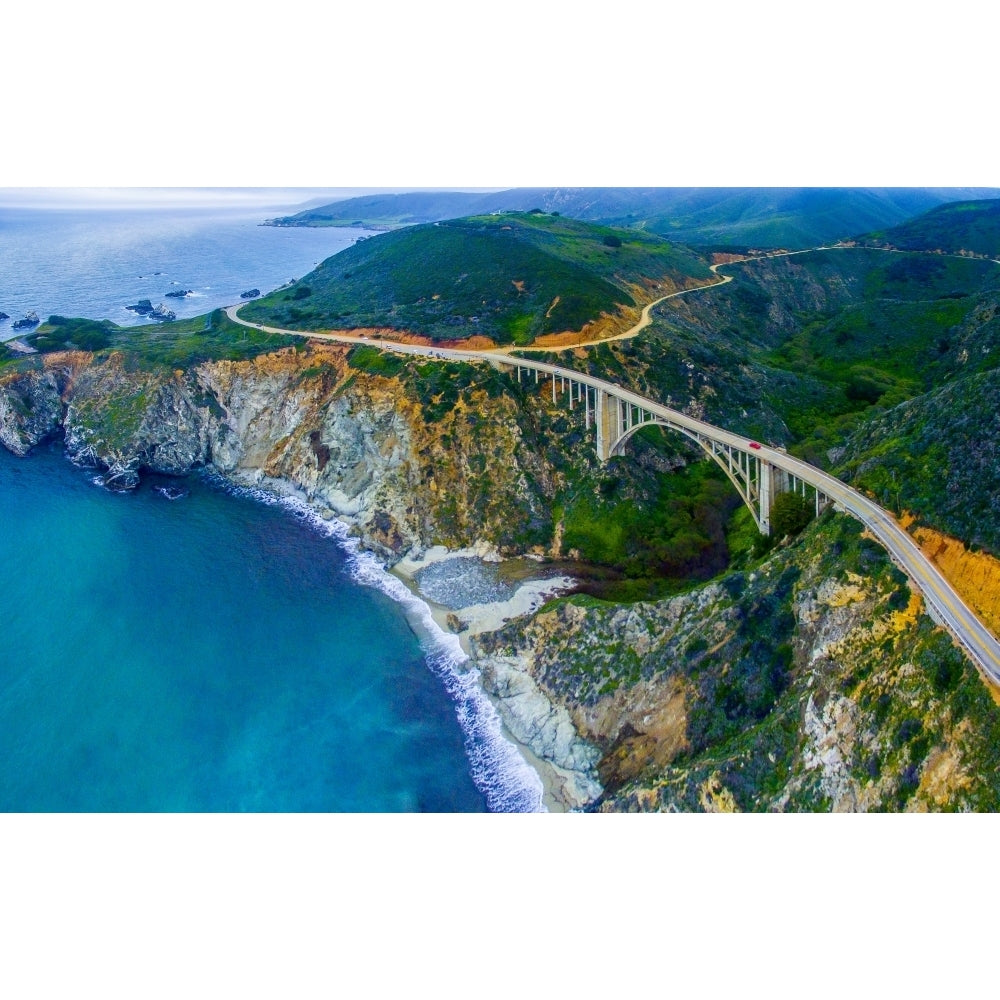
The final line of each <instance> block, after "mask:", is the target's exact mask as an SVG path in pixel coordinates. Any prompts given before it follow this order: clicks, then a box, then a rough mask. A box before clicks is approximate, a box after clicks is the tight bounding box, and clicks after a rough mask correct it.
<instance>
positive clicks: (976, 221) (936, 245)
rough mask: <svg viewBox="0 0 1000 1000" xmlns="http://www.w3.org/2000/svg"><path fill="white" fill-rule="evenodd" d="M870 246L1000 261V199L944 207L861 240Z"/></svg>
mask: <svg viewBox="0 0 1000 1000" xmlns="http://www.w3.org/2000/svg"><path fill="white" fill-rule="evenodd" d="M859 242H862V243H864V244H865V245H867V246H882V247H895V248H897V249H900V250H931V251H940V252H942V253H955V254H962V255H963V256H968V255H970V254H975V255H977V256H984V257H992V258H994V259H996V258H1000V198H991V199H989V200H986V201H959V202H955V203H953V204H950V205H940V206H939V207H937V208H935V209H932V210H931V211H929V212H926V213H924V214H923V215H920V216H918V217H917V218H915V219H910V220H909V221H907V222H904V223H902V224H901V225H898V226H894V227H892V228H891V229H885V230H881V231H877V232H872V233H868V234H867V235H866V236H863V237H859Z"/></svg>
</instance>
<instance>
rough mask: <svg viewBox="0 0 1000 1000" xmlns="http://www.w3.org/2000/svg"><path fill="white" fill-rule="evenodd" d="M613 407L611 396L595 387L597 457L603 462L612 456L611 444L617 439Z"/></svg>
mask: <svg viewBox="0 0 1000 1000" xmlns="http://www.w3.org/2000/svg"><path fill="white" fill-rule="evenodd" d="M617 402H618V401H617V400H615V403H617ZM612 409H613V407H612V402H611V397H609V396H608V394H607V393H606V392H605V391H604V390H603V389H595V390H594V426H595V427H596V428H597V457H598V459H599V460H600V461H601V463H602V464H603V463H604V462H606V461H607V460H608V459H609V458H611V445H612V444H613V442H614V440H615V428H614V417H613V415H612Z"/></svg>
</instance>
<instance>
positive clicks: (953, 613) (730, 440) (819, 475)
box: [226, 285, 1000, 685]
mask: <svg viewBox="0 0 1000 1000" xmlns="http://www.w3.org/2000/svg"><path fill="white" fill-rule="evenodd" d="M705 287H709V288H710V287H714V286H711V285H709V286H705ZM675 294H676V293H675ZM242 305H245V303H242V302H241V303H237V304H236V305H232V306H229V307H228V308H227V309H226V315H227V316H229V318H230V319H231V320H232V321H233V322H234V323H239V324H241V325H242V326H248V327H251V328H253V329H256V330H262V331H264V332H265V333H275V334H283V335H286V336H293V337H303V338H306V339H313V340H326V341H331V342H333V343H340V344H351V345H356V344H359V343H363V344H369V345H371V346H373V347H378V348H379V349H380V350H387V351H393V352H395V353H397V354H409V355H416V356H420V357H430V358H440V359H444V360H448V361H462V362H469V361H486V362H490V363H492V364H502V365H505V366H507V367H514V366H518V365H520V366H521V367H523V368H528V369H533V370H537V371H538V372H540V373H544V374H548V375H552V376H553V377H561V378H566V379H569V380H572V381H574V382H580V383H583V384H584V385H588V386H591V387H592V388H595V389H601V390H603V391H604V392H606V393H609V394H610V395H612V396H616V397H618V398H620V399H622V400H624V401H625V402H627V403H632V404H633V405H635V406H638V407H641V408H642V409H644V410H646V411H648V412H650V413H653V414H655V415H657V416H659V417H662V418H663V419H664V420H667V421H669V422H670V423H671V424H673V425H675V426H678V427H684V428H686V429H688V430H690V431H692V432H694V433H697V434H701V435H703V436H704V437H707V438H710V439H712V440H715V441H718V442H720V443H721V444H728V445H730V446H732V447H734V448H737V449H740V450H746V449H747V447H748V440H747V438H746V437H744V436H742V435H739V434H734V433H732V432H731V431H727V430H724V429H723V428H721V427H716V426H714V425H713V424H709V423H706V422H704V421H702V420H696V419H695V418H694V417H689V416H688V415H687V414H684V413H681V412H680V411H679V410H673V409H670V408H669V407H666V406H661V405H660V404H659V403H655V402H653V401H652V400H650V399H646V398H645V397H643V396H640V395H638V393H634V392H631V391H630V390H627V389H623V388H622V387H621V386H617V385H615V384H614V383H612V382H606V381H604V380H603V379H598V378H594V377H593V376H590V375H584V374H583V373H581V372H577V371H573V370H572V369H569V368H561V367H559V366H557V365H550V364H545V363H543V362H539V361H532V360H530V359H528V358H523V357H522V358H514V357H511V356H510V355H509V354H508V353H507V352H505V351H463V350H456V349H453V348H439V347H429V346H425V345H422V344H399V343H395V342H392V341H387V340H377V341H373V340H370V339H368V338H367V337H362V336H357V335H352V334H346V333H310V332H303V331H301V330H286V329H282V328H280V327H272V326H265V325H263V324H260V323H251V322H248V321H247V320H244V319H241V318H240V316H239V315H238V310H239V309H240V307H241V306H242ZM755 454H756V455H758V456H759V457H760V458H762V459H764V460H765V461H767V462H770V463H771V464H772V465H774V466H776V467H778V468H780V469H785V470H786V471H787V472H790V473H791V474H792V475H794V476H796V477H798V478H799V479H801V480H803V481H804V482H807V483H809V484H810V485H811V486H813V487H815V488H816V489H817V490H819V491H820V492H821V493H823V494H824V495H825V496H827V497H829V498H830V499H831V500H832V501H833V502H834V503H835V504H836V505H837V506H838V507H839V508H840V509H842V510H844V511H846V512H847V513H849V514H851V515H852V516H853V517H856V518H857V519H858V520H859V521H861V523H862V524H864V525H865V527H866V528H867V529H868V530H869V531H870V532H871V534H872V535H873V536H874V537H875V538H876V539H877V540H878V541H879V542H880V543H881V544H882V545H883V546H884V547H885V548H886V550H887V551H888V552H889V555H890V556H891V558H892V559H893V561H894V562H895V563H896V565H897V566H899V568H900V569H901V570H902V571H903V572H904V573H905V574H906V575H907V577H908V578H909V579H910V581H911V582H912V583H913V585H914V586H915V587H916V588H917V590H919V591H920V593H921V594H922V595H923V597H924V601H925V603H926V605H927V608H928V611H929V613H930V615H931V617H932V618H933V619H934V620H935V621H936V622H937V623H938V624H940V625H942V626H943V627H944V628H946V629H947V630H948V631H949V632H950V633H951V635H952V636H953V637H954V638H955V639H956V640H957V642H958V643H959V645H960V646H961V647H962V648H963V649H964V650H965V652H966V653H967V654H968V655H969V656H970V657H971V659H972V660H973V662H975V663H976V664H977V665H978V666H979V667H980V669H981V670H982V671H983V672H984V673H985V674H986V675H987V676H988V677H989V678H990V679H991V680H992V681H993V682H994V683H995V684H998V685H1000V642H998V641H997V639H996V638H995V637H994V636H993V635H992V634H991V633H990V632H989V630H988V629H987V628H986V626H985V625H983V623H982V622H981V621H980V620H979V619H978V618H977V617H976V615H975V613H974V612H973V611H972V610H971V609H970V608H969V607H968V606H967V605H966V604H965V602H964V601H963V600H962V598H961V597H960V596H959V595H958V593H957V592H956V591H955V589H954V588H953V587H952V586H951V584H950V583H949V582H948V581H947V580H946V579H945V578H944V576H943V575H942V574H941V572H940V570H938V568H937V567H936V566H935V565H934V564H933V563H932V562H931V561H930V560H929V559H928V558H927V557H926V556H925V555H924V553H923V552H921V551H920V549H919V547H918V546H917V544H916V543H915V542H914V541H913V539H912V538H911V537H910V536H909V535H908V534H907V533H906V531H905V530H904V529H903V528H901V527H900V526H899V524H897V523H896V521H895V520H894V519H893V517H892V516H891V515H890V514H889V513H888V512H887V511H885V510H884V509H883V508H882V507H880V506H879V505H878V504H876V503H874V502H873V501H871V500H869V499H868V498H867V497H866V496H864V495H863V494H861V493H859V492H858V491H857V490H855V489H852V488H851V487H850V486H847V485H846V484H845V483H842V482H841V481H840V480H839V479H835V478H834V477H833V476H830V475H828V474H827V473H825V472H822V471H821V470H820V469H817V468H816V467H815V466H812V465H809V464H808V463H807V462H803V461H801V460H800V459H797V458H793V457H792V456H791V455H788V454H787V453H786V452H784V451H780V450H778V449H776V448H769V447H767V446H763V445H762V446H761V447H760V448H758V449H755Z"/></svg>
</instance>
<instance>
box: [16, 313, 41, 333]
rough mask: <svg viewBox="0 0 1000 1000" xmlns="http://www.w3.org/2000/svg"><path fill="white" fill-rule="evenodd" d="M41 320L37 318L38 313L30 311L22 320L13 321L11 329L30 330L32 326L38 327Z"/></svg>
mask: <svg viewBox="0 0 1000 1000" xmlns="http://www.w3.org/2000/svg"><path fill="white" fill-rule="evenodd" d="M39 323H41V320H40V319H39V318H38V313H36V312H34V311H32V312H28V313H25V314H24V318H23V319H19V320H15V321H14V323H13V328H14V329H15V330H30V329H31V328H32V327H34V326H38V324H39Z"/></svg>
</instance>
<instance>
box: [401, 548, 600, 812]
mask: <svg viewBox="0 0 1000 1000" xmlns="http://www.w3.org/2000/svg"><path fill="white" fill-rule="evenodd" d="M469 559H476V560H482V561H483V562H484V563H487V564H488V563H492V562H496V561H497V560H498V559H499V556H498V554H497V552H496V549H495V548H494V547H493V546H491V545H490V544H489V543H486V542H480V543H478V544H477V545H475V546H472V547H470V548H466V549H460V550H455V551H449V550H447V549H445V548H444V547H443V546H435V547H433V548H431V549H428V550H426V551H423V552H421V551H419V550H417V551H415V552H413V553H411V554H408V555H407V556H406V557H404V558H403V559H401V560H400V561H399V562H397V563H396V564H395V565H394V566H393V567H392V569H391V571H390V572H392V574H393V575H394V576H396V577H397V578H398V579H400V580H401V581H402V582H403V583H404V584H405V585H406V586H407V587H408V588H409V590H410V591H411V592H412V593H413V594H414V595H415V596H417V597H419V598H420V599H421V600H422V601H423V602H424V603H425V604H426V605H427V606H428V607H429V608H430V609H431V614H432V616H433V618H434V621H435V622H436V623H437V625H438V627H439V628H441V629H442V630H446V631H451V632H456V633H457V635H458V638H459V642H460V643H461V645H462V649H463V651H464V652H465V653H466V655H467V656H468V657H469V659H470V663H471V666H472V668H474V669H477V670H478V671H479V675H480V682H481V683H482V685H483V689H484V690H485V691H486V693H487V695H488V696H489V697H490V700H491V701H492V703H493V705H494V706H495V707H496V709H497V711H498V712H499V714H500V718H501V721H502V722H503V726H504V731H505V734H506V735H507V736H508V738H509V739H510V740H511V741H512V742H513V743H514V744H515V745H516V746H517V748H518V749H519V750H520V751H521V753H522V755H523V756H524V758H525V760H526V761H527V763H528V764H529V765H530V766H531V767H532V768H534V770H535V771H536V772H537V773H538V775H539V777H540V778H541V779H542V785H543V788H544V797H543V802H544V805H545V806H546V808H547V809H548V810H549V811H550V812H565V811H568V810H573V809H581V808H583V807H585V806H587V805H589V804H590V803H591V802H593V801H595V800H596V799H597V798H598V797H599V796H600V794H601V792H602V791H603V789H602V787H601V785H600V782H599V781H598V779H597V762H598V760H599V759H600V756H601V753H600V751H599V750H598V749H597V748H596V747H594V746H593V745H592V744H589V743H587V742H586V741H584V740H583V739H581V738H580V736H579V734H578V733H577V731H576V729H575V727H574V726H573V723H572V720H571V719H570V717H569V713H568V712H567V711H566V709H565V708H563V707H562V706H560V705H557V704H555V703H554V702H552V701H551V700H550V699H549V698H548V697H547V695H546V694H545V693H544V692H543V691H542V689H541V688H540V687H539V686H538V685H537V684H536V683H535V682H534V680H533V679H532V677H531V675H530V673H529V672H528V671H527V670H526V669H524V666H523V664H520V663H519V662H518V661H517V659H516V658H511V659H509V660H508V661H506V662H504V663H503V665H502V666H501V665H499V664H498V662H497V661H495V660H494V659H490V660H488V661H487V660H481V659H480V649H479V646H478V645H477V638H478V637H480V636H483V635H485V634H487V633H491V632H495V631H496V630H498V629H500V628H503V627H504V626H505V625H507V624H508V623H509V622H511V621H513V620H515V619H518V618H522V617H524V616H527V615H531V614H534V613H535V612H536V611H538V609H539V608H541V607H542V605H544V604H545V602H546V601H547V600H550V599H551V598H553V597H556V596H558V595H559V594H562V593H565V592H567V591H569V590H572V589H573V587H574V586H575V583H576V581H575V580H573V579H572V578H571V577H568V576H555V577H551V576H549V577H538V578H534V579H531V578H529V579H526V580H523V581H522V582H520V583H519V584H518V585H517V586H516V588H514V590H513V593H512V595H511V596H510V597H509V598H508V599H507V600H501V601H490V602H486V603H478V604H477V603H471V604H464V605H463V606H461V607H459V608H457V609H456V608H455V606H454V604H453V603H451V602H449V604H448V605H445V604H442V603H440V602H437V601H434V600H432V599H431V598H430V597H428V595H427V594H426V593H424V591H423V590H422V589H421V587H420V582H419V580H420V574H421V571H422V570H425V569H426V568H427V567H428V566H437V565H442V564H444V565H447V564H448V563H456V562H464V561H466V560H469Z"/></svg>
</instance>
